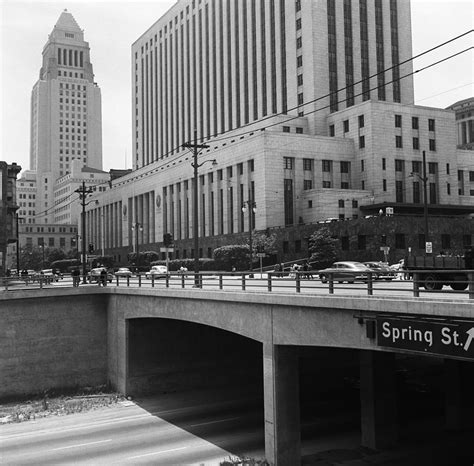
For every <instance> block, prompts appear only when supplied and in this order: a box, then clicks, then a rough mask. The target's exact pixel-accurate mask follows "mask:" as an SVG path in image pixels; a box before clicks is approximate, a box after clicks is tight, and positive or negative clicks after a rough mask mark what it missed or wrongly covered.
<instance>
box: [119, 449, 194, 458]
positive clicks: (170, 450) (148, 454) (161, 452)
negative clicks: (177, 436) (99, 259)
mask: <svg viewBox="0 0 474 466" xmlns="http://www.w3.org/2000/svg"><path fill="white" fill-rule="evenodd" d="M186 448H188V447H179V448H171V449H169V450H161V451H154V452H152V453H145V454H144V455H137V456H129V457H128V458H127V459H128V460H134V459H137V458H143V457H144V456H152V455H161V454H163V453H170V452H172V451H179V450H186Z"/></svg>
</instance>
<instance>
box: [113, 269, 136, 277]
mask: <svg viewBox="0 0 474 466" xmlns="http://www.w3.org/2000/svg"><path fill="white" fill-rule="evenodd" d="M132 275H133V273H132V272H131V271H130V269H129V268H127V267H120V268H119V269H118V270H117V272H115V276H116V277H131V276H132Z"/></svg>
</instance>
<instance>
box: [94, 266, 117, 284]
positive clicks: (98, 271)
mask: <svg viewBox="0 0 474 466" xmlns="http://www.w3.org/2000/svg"><path fill="white" fill-rule="evenodd" d="M102 270H105V271H106V273H107V281H108V282H109V283H111V282H112V280H113V279H114V276H113V275H112V274H111V273H110V272H109V271H107V269H106V268H105V267H96V268H95V269H92V270H91V271H90V272H89V282H90V283H92V282H97V281H99V279H100V274H101V273H102Z"/></svg>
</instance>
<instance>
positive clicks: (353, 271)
mask: <svg viewBox="0 0 474 466" xmlns="http://www.w3.org/2000/svg"><path fill="white" fill-rule="evenodd" d="M372 272H373V270H372V269H369V267H367V266H366V265H364V264H363V263H362V262H355V261H343V262H334V264H332V266H331V267H328V268H327V269H323V270H320V271H319V272H318V275H319V279H320V280H321V281H322V282H323V283H326V282H327V281H328V280H329V279H330V277H331V276H332V278H333V280H334V281H338V282H339V283H343V282H348V283H354V282H355V281H367V280H368V278H369V275H370V274H371V273H372Z"/></svg>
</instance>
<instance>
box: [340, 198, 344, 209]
mask: <svg viewBox="0 0 474 466" xmlns="http://www.w3.org/2000/svg"><path fill="white" fill-rule="evenodd" d="M339 208H340V209H343V208H344V199H339Z"/></svg>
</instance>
